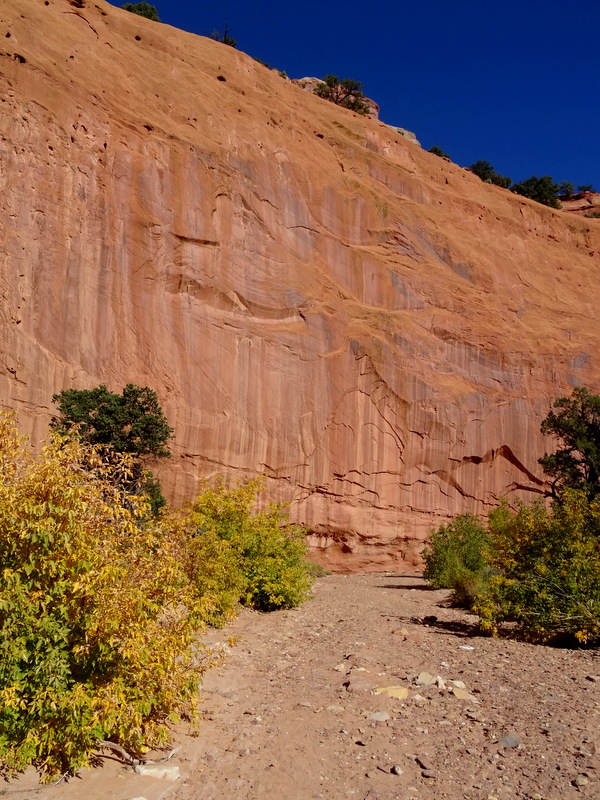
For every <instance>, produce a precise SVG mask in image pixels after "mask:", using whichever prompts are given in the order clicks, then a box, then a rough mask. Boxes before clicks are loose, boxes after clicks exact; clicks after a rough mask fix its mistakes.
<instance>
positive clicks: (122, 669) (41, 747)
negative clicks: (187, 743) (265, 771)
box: [0, 415, 206, 777]
mask: <svg viewBox="0 0 600 800" xmlns="http://www.w3.org/2000/svg"><path fill="white" fill-rule="evenodd" d="M131 467H132V464H131V458H130V457H128V456H122V457H121V460H120V462H119V463H116V462H115V460H114V459H113V460H111V461H108V462H107V461H106V460H104V459H103V458H102V457H101V455H99V454H98V453H97V452H96V451H94V449H93V448H92V447H90V446H88V445H85V444H83V443H82V442H80V441H77V440H74V439H66V438H65V437H61V436H60V435H58V434H55V437H54V439H53V440H52V441H51V442H50V444H49V445H47V446H46V447H45V448H44V450H43V452H42V454H41V457H40V458H39V460H38V461H37V462H34V461H33V460H32V459H31V458H30V457H29V456H28V454H27V451H26V448H25V445H24V443H23V442H21V441H20V440H19V438H18V436H17V433H16V430H15V428H14V425H13V422H12V419H11V418H9V417H7V416H6V415H2V416H0V654H1V659H0V769H1V770H2V771H3V772H5V773H10V772H12V771H15V770H20V769H22V768H24V767H25V766H26V765H28V764H35V765H36V766H37V767H39V768H40V770H41V771H42V773H43V774H44V775H46V776H47V777H52V776H53V775H55V774H57V773H63V772H65V771H74V770H76V769H78V768H79V767H81V766H82V765H85V764H87V763H89V759H90V755H91V753H92V752H93V751H94V750H95V749H96V741H97V740H98V739H112V740H113V741H117V742H119V743H121V744H122V745H123V746H124V747H125V748H126V749H127V750H129V751H131V752H134V753H140V752H141V751H142V750H143V748H144V747H154V746H159V745H162V744H163V743H165V742H166V741H167V740H168V738H169V731H168V727H167V722H168V721H169V720H170V719H173V718H174V715H176V714H177V713H178V712H180V711H182V710H186V711H187V713H190V714H191V713H193V711H194V707H195V703H196V697H197V690H198V680H199V676H200V674H201V672H202V671H203V669H204V667H205V666H206V664H203V661H202V656H201V648H200V646H199V645H198V644H197V643H196V635H197V632H198V629H199V627H200V624H201V623H200V618H201V613H202V607H201V604H200V603H199V602H198V600H197V599H196V598H195V597H194V596H193V593H192V591H191V587H190V585H189V581H188V579H187V576H186V574H185V571H184V569H183V568H182V565H181V564H180V562H179V560H178V558H177V555H178V553H177V549H176V548H174V547H173V545H172V543H171V541H170V540H169V539H168V538H167V537H166V536H165V532H164V531H163V530H162V529H161V528H160V527H159V526H157V525H153V526H147V525H146V526H142V525H141V519H142V518H144V517H145V516H146V515H147V505H146V502H145V500H144V499H143V498H140V497H138V496H135V495H130V494H127V493H126V492H125V491H124V490H123V489H122V488H121V487H120V484H119V481H115V480H114V475H115V471H118V472H119V474H126V473H127V472H130V470H131Z"/></svg>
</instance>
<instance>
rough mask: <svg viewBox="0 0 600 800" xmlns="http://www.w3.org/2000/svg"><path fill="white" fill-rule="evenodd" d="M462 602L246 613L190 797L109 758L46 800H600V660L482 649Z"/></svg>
mask: <svg viewBox="0 0 600 800" xmlns="http://www.w3.org/2000/svg"><path fill="white" fill-rule="evenodd" d="M446 598H447V593H446V592H439V591H431V590H428V589H427V588H426V586H425V584H424V582H423V581H422V580H420V579H418V578H414V577H402V576H398V575H390V574H387V575H377V574H373V575H353V576H335V575H332V576H327V577H325V578H320V579H318V580H317V581H316V584H315V589H314V599H312V600H311V601H310V602H308V603H306V604H305V605H304V606H303V607H302V608H299V609H294V610H291V611H281V612H276V613H272V614H259V613H256V612H250V611H243V612H242V613H241V614H240V616H239V617H238V618H237V619H236V620H235V622H234V623H233V624H232V625H230V626H229V627H228V628H226V629H224V630H221V631H212V632H211V633H210V636H209V643H212V644H216V643H224V642H226V641H227V639H228V638H229V637H230V636H236V637H237V639H238V644H237V646H236V647H234V648H233V649H231V650H230V651H229V652H228V653H227V656H226V659H225V662H224V665H223V666H222V667H221V668H219V669H217V670H213V671H212V672H209V673H208V674H207V675H206V676H205V685H204V691H203V695H204V698H205V700H204V704H203V716H204V720H203V721H202V723H201V727H200V733H199V736H197V737H191V736H187V735H185V732H184V731H181V733H180V735H179V737H178V741H177V742H176V744H181V745H182V749H181V751H180V752H179V753H178V754H177V756H176V757H174V758H173V760H172V761H171V762H169V763H172V764H174V765H177V766H178V767H179V769H180V773H181V777H180V780H179V781H177V782H175V783H172V782H168V781H164V780H157V779H155V778H151V777H144V776H140V775H136V774H134V773H133V771H132V770H131V769H130V768H127V767H125V766H123V764H122V763H119V762H118V761H117V760H116V759H111V758H110V757H107V758H104V759H103V761H102V766H101V767H98V768H94V769H93V770H91V771H90V772H88V771H86V770H82V772H81V775H80V776H79V777H78V778H76V779H71V780H70V781H68V782H65V783H63V784H61V785H60V786H57V787H55V788H54V789H50V788H44V789H42V790H41V791H40V792H38V793H36V794H33V793H32V794H31V800H33V798H34V797H35V798H38V800H46V798H48V800H51V799H52V800H54V798H60V800H133V798H138V799H139V798H146V800H158V799H159V798H161V797H168V800H284V798H285V800H311V799H312V798H327V800H345V799H346V798H349V799H350V800H354V799H355V800H396V799H397V800H411V799H413V800H443V799H444V798H448V799H449V800H463V798H464V800H516V799H517V798H528V799H529V800H542V798H543V800H572V799H574V798H589V800H598V798H600V764H599V755H600V652H599V651H583V650H579V651H570V650H558V649H552V648H548V647H539V646H533V645H527V644H519V643H515V642H506V641H498V640H494V639H488V638H484V637H481V636H478V635H477V629H476V618H475V617H473V616H471V615H468V614H466V613H465V612H464V611H460V610H456V609H450V608H446V607H444V606H443V605H442V606H440V605H439V604H440V603H443V602H444V600H445V599H446ZM380 690H385V691H380ZM27 780H29V783H26V782H25V783H24V782H23V781H27ZM33 783H35V780H34V781H33ZM19 785H20V786H24V785H25V786H27V785H31V778H30V776H23V778H22V779H20V780H19V781H18V782H17V783H16V784H13V785H12V786H11V787H10V788H11V789H15V788H17V786H19ZM13 797H15V798H19V800H21V799H23V800H29V795H28V794H27V793H22V794H15V795H13Z"/></svg>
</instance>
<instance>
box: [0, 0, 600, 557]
mask: <svg viewBox="0 0 600 800" xmlns="http://www.w3.org/2000/svg"><path fill="white" fill-rule="evenodd" d="M0 30H1V31H2V32H3V34H4V36H3V38H2V41H3V45H2V48H1V50H2V52H1V53H0V81H1V83H2V92H1V96H2V101H3V102H2V114H1V115H0V150H1V160H0V186H1V192H0V203H1V206H2V218H3V220H4V225H3V227H2V231H1V233H0V249H1V252H2V259H1V261H0V296H1V298H2V302H1V305H0V392H1V394H0V396H1V397H2V400H3V403H4V404H5V405H6V406H8V407H9V408H12V409H15V410H16V411H17V412H18V415H19V418H20V421H21V423H22V425H23V427H24V429H26V430H27V431H28V432H30V433H31V434H32V436H33V441H34V443H35V444H36V446H37V445H39V442H40V441H41V438H42V437H43V435H44V434H45V431H46V429H47V424H48V421H49V419H50V416H51V414H52V412H53V408H52V405H51V397H52V394H53V393H54V392H57V391H60V390H61V389H63V388H67V387H76V388H85V387H92V386H94V385H97V384H98V383H100V382H103V383H106V384H107V385H108V386H109V387H110V388H111V389H116V390H119V389H120V388H121V387H122V386H123V385H124V384H125V383H126V382H133V383H137V384H140V385H149V386H151V387H152V388H153V389H155V390H156V391H157V393H158V395H159V398H160V400H161V403H162V405H163V408H164V410H165V412H166V414H167V416H168V418H169V421H170V422H171V424H172V425H173V426H174V427H175V432H176V439H175V448H174V449H175V456H174V458H173V459H172V460H171V462H170V463H169V464H167V465H166V467H164V468H163V469H162V477H163V481H164V487H165V490H166V494H167V496H168V497H169V499H170V500H172V501H175V502H180V501H183V500H184V499H187V498H190V497H191V496H193V494H194V492H195V490H196V487H197V485H198V481H199V479H200V478H202V477H205V476H210V475H213V474H214V473H217V472H224V473H226V474H227V475H229V476H231V477H234V478H235V477H243V476H248V475H254V474H256V473H259V472H264V473H266V474H267V476H268V493H269V496H270V497H271V498H272V499H276V500H285V501H290V502H291V503H292V505H291V511H292V516H293V518H294V519H296V520H298V521H301V522H303V523H305V524H307V525H309V526H310V527H311V530H312V536H311V542H312V544H313V545H314V546H315V548H320V555H319V558H320V560H322V561H323V562H324V563H326V564H328V565H329V566H330V567H332V568H334V569H342V570H345V569H376V570H380V569H382V568H391V567H393V566H394V565H396V566H398V565H402V566H403V568H405V569H406V568H410V567H413V566H415V565H417V564H418V560H419V550H420V546H421V541H422V539H423V537H424V536H425V535H426V534H427V533H428V531H429V530H430V528H431V527H432V525H437V524H438V523H439V522H440V521H443V520H446V519H447V518H448V517H449V516H450V515H452V514H455V513H457V512H461V511H466V510H469V511H474V512H476V513H483V512H485V511H486V510H487V509H489V507H490V506H491V505H493V504H495V503H496V502H497V500H498V498H500V497H502V496H505V495H507V496H510V497H512V496H515V495H519V496H523V497H526V498H531V497H535V496H537V495H538V494H539V493H541V492H543V490H544V484H543V481H542V476H541V472H540V469H539V467H538V466H537V458H538V457H539V456H540V455H542V454H543V452H544V448H545V446H546V444H545V442H544V441H543V440H542V438H541V436H540V433H539V424H540V421H541V419H542V418H543V417H544V416H545V415H546V413H547V411H548V410H549V407H550V403H551V401H552V399H553V398H555V397H557V396H559V395H561V394H565V393H568V392H569V391H570V389H571V387H573V386H578V385H581V384H585V385H587V386H590V387H591V388H592V389H595V390H597V389H598V388H600V374H599V370H598V361H597V344H598V337H597V331H598V303H597V302H596V300H597V298H598V296H599V295H600V291H599V290H600V277H599V276H600V270H598V265H599V253H600V227H599V226H598V225H597V224H595V221H594V220H588V219H585V218H579V217H574V216H570V215H566V214H564V213H563V212H558V211H554V210H551V209H548V208H545V207H543V206H540V205H537V204H535V203H533V202H531V201H528V200H525V199H524V198H519V197H517V196H515V195H513V194H511V193H509V192H507V191H505V190H502V189H500V188H498V187H494V186H488V185H486V184H484V183H482V182H481V181H480V180H479V178H477V177H476V176H474V175H472V174H471V173H470V172H468V171H466V170H463V169H461V168H460V167H458V166H456V165H454V164H449V163H446V162H444V161H442V160H441V159H439V158H437V157H436V156H434V155H431V154H429V153H425V152H423V151H422V150H421V149H420V148H418V147H417V146H415V145H413V144H411V143H410V142H408V141H407V140H406V139H405V138H404V137H403V136H402V135H400V134H398V133H397V132H396V131H394V130H393V129H392V128H390V127H389V126H387V125H384V124H383V123H380V122H378V121H375V120H370V119H364V118H361V117H359V116H358V115H354V114H352V113H351V112H349V111H346V110H344V109H340V108H338V107H336V106H334V105H332V104H330V103H326V102H323V101H322V100H320V99H319V98H317V97H312V96H311V95H310V94H309V93H307V92H304V91H302V90H301V89H300V88H298V87H296V86H294V85H292V84H291V83H290V82H289V81H285V80H283V79H282V78H281V77H279V75H277V74H276V73H272V72H270V71H268V70H265V69H264V67H262V66H261V65H260V64H257V63H256V62H254V61H253V60H252V59H251V58H249V57H248V56H246V55H244V54H243V53H240V52H238V51H236V50H234V49H233V48H230V47H227V46H224V45H221V44H219V43H217V42H214V41H212V40H209V39H204V38H201V37H197V36H193V35H191V34H188V33H185V32H182V31H179V30H176V29H173V28H170V27H169V26H166V25H161V24H157V23H153V22H151V21H149V20H145V19H144V18H142V17H139V16H136V15H134V14H130V13H127V12H124V11H122V10H120V9H118V8H115V7H114V6H111V5H108V4H107V3H104V2H102V0H98V2H97V3H91V2H81V3H78V4H77V5H73V4H72V3H69V2H67V0H52V2H51V3H50V4H49V5H45V4H44V3H42V2H32V3H26V4H24V3H23V2H22V1H21V0H4V2H3V4H2V8H1V10H0Z"/></svg>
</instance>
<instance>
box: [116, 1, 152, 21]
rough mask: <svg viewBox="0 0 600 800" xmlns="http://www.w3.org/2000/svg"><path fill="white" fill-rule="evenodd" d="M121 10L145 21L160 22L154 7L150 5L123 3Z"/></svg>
mask: <svg viewBox="0 0 600 800" xmlns="http://www.w3.org/2000/svg"><path fill="white" fill-rule="evenodd" d="M121 8H122V9H123V10H124V11H131V12H132V13H133V14H137V15H138V16H140V17H146V19H151V20H153V21H154V22H160V17H159V16H158V11H157V10H156V6H153V5H151V4H150V3H145V2H142V3H125V5H123V6H121Z"/></svg>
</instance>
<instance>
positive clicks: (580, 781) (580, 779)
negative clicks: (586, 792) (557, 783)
mask: <svg viewBox="0 0 600 800" xmlns="http://www.w3.org/2000/svg"><path fill="white" fill-rule="evenodd" d="M589 782H590V781H589V778H586V776H585V775H578V776H577V777H576V778H575V780H574V781H573V786H587V785H588V783H589Z"/></svg>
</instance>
